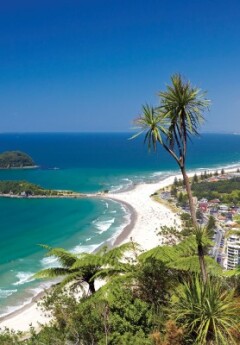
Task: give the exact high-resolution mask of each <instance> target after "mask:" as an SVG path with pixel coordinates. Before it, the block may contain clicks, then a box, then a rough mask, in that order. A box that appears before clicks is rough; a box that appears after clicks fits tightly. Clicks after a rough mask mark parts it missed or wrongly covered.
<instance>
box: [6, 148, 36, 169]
mask: <svg viewBox="0 0 240 345" xmlns="http://www.w3.org/2000/svg"><path fill="white" fill-rule="evenodd" d="M34 165H35V163H34V161H33V160H32V158H31V157H30V156H28V155H27V154H26V153H24V152H21V151H7V152H3V153H1V154H0V168H1V169H3V168H4V169H10V168H24V167H33V166H34Z"/></svg>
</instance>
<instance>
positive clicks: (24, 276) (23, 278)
mask: <svg viewBox="0 0 240 345" xmlns="http://www.w3.org/2000/svg"><path fill="white" fill-rule="evenodd" d="M16 277H17V278H18V281H17V282H16V283H13V284H12V285H15V286H18V285H23V284H25V283H29V282H31V281H33V280H34V278H33V273H32V272H18V273H17V275H16Z"/></svg>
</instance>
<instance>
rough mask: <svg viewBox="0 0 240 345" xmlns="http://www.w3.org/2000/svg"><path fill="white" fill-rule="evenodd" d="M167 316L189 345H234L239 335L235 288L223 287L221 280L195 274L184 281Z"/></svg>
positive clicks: (239, 319)
mask: <svg viewBox="0 0 240 345" xmlns="http://www.w3.org/2000/svg"><path fill="white" fill-rule="evenodd" d="M172 305H173V308H172V309H171V312H170V316H171V318H172V319H173V320H175V321H176V322H177V324H180V325H181V327H182V328H183V329H185V332H186V333H187V336H189V337H190V339H192V342H191V343H192V344H197V345H198V344H199V345H200V344H201V345H213V344H219V345H220V344H221V345H228V344H236V343H237V342H236V339H235V338H234V335H239V322H240V305H239V301H237V300H236V298H235V297H234V290H232V291H229V290H226V289H225V288H223V285H222V283H221V281H217V280H216V279H213V280H212V279H209V280H208V281H207V283H206V284H203V283H202V281H201V280H199V278H198V277H195V278H194V279H193V280H192V281H191V282H189V283H184V284H182V285H181V286H180V288H178V289H177V290H176V295H175V296H174V297H173V299H172Z"/></svg>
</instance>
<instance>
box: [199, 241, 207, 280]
mask: <svg viewBox="0 0 240 345" xmlns="http://www.w3.org/2000/svg"><path fill="white" fill-rule="evenodd" d="M198 260H199V265H200V270H201V275H202V280H203V283H204V284H206V282H207V269H206V263H205V258H204V250H203V246H202V244H198Z"/></svg>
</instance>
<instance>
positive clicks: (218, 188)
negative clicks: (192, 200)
mask: <svg viewBox="0 0 240 345" xmlns="http://www.w3.org/2000/svg"><path fill="white" fill-rule="evenodd" d="M192 191H193V194H194V195H195V196H196V197H197V198H198V199H201V198H207V199H208V200H211V199H219V200H220V201H221V202H224V203H238V202H240V177H234V178H232V179H230V180H221V181H216V182H207V181H203V182H199V183H193V184H192Z"/></svg>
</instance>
